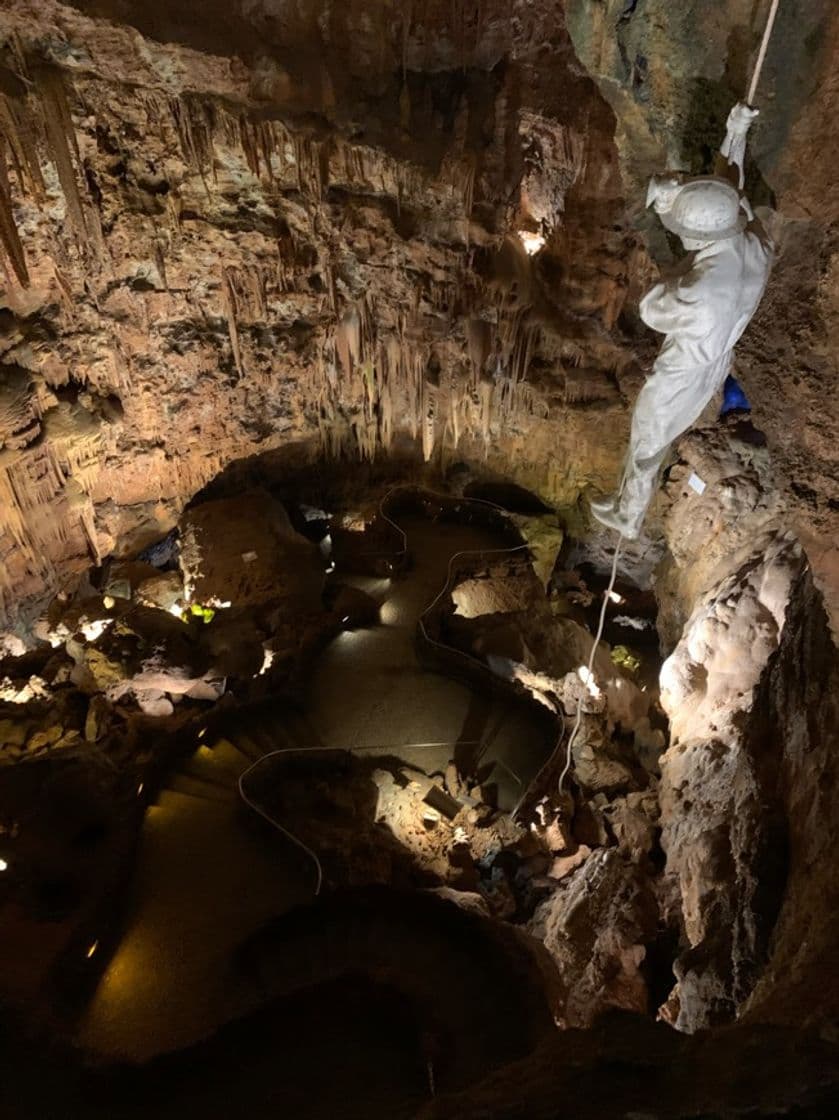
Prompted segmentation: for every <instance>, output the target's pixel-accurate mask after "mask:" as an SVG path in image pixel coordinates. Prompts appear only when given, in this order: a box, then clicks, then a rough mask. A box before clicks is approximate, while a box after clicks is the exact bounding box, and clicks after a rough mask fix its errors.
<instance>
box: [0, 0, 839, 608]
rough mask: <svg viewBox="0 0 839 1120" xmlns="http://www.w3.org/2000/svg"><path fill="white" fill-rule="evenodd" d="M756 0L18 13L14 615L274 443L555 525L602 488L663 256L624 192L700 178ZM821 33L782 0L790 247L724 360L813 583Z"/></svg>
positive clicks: (11, 497)
mask: <svg viewBox="0 0 839 1120" xmlns="http://www.w3.org/2000/svg"><path fill="white" fill-rule="evenodd" d="M767 6H768V5H761V4H759V3H755V2H754V0H733V2H727V0H726V2H723V0H715V2H712V3H699V2H692V3H684V4H680V5H678V6H677V8H674V6H673V5H671V4H669V3H668V2H666V0H639V2H638V3H637V4H635V5H631V4H626V3H625V2H624V0H567V3H565V4H563V3H562V2H560V0H543V2H540V3H533V2H529V0H513V2H506V3H501V2H500V0H483V2H481V3H467V2H465V0H463V2H458V3H442V2H436V0H435V2H432V0H426V2H424V3H421V4H420V3H414V4H397V3H393V2H390V0H348V2H344V3H341V4H334V3H331V2H330V0H317V2H308V3H302V2H299V3H298V2H293V0H241V2H238V3H230V2H222V0H209V2H206V3H202V4H201V5H200V6H198V5H195V6H192V7H190V6H188V5H172V4H169V3H167V2H164V0H151V2H144V3H135V2H132V0H77V2H76V3H72V4H71V3H61V2H59V0H9V2H8V3H6V4H5V5H4V8H3V11H2V13H0V44H2V58H0V79H1V81H0V86H1V87H2V93H0V135H2V141H3V142H2V161H0V231H2V256H3V258H4V264H5V283H4V285H3V289H2V306H0V331H2V335H0V361H2V381H0V440H2V450H0V501H1V502H2V505H0V614H2V616H3V618H4V619H5V624H6V625H7V626H9V625H14V624H15V623H17V624H18V625H20V624H21V620H23V619H26V618H27V616H28V615H29V614H31V612H32V611H33V610H34V609H35V608H36V607H37V605H38V604H39V603H40V602H41V601H42V600H43V597H44V596H45V595H46V594H47V593H49V592H51V591H54V590H55V589H56V588H57V587H58V586H60V585H61V584H62V583H63V582H64V581H65V580H67V579H68V578H72V577H73V575H74V573H79V572H80V571H82V570H83V569H84V568H85V567H87V566H88V565H89V564H90V563H91V562H92V561H96V560H98V559H99V558H100V557H104V556H106V555H108V554H110V553H112V552H114V551H116V552H118V553H124V552H130V551H131V550H133V549H136V548H137V547H139V546H141V545H142V544H144V543H146V542H148V541H149V540H151V539H153V538H154V537H155V536H157V535H159V534H160V532H162V531H164V530H166V529H168V528H169V527H170V526H171V525H172V524H173V523H174V521H175V519H176V517H177V515H178V513H179V511H180V510H181V508H182V507H183V505H184V503H185V502H186V501H187V500H188V499H189V498H190V497H191V496H192V495H193V494H194V493H195V492H196V491H197V490H199V489H200V488H201V487H202V486H203V485H204V484H205V483H206V482H207V481H208V480H210V479H211V478H213V477H214V476H215V475H216V474H217V473H218V472H219V471H220V470H221V469H223V468H224V467H225V465H226V464H228V463H230V462H231V461H234V460H236V459H240V458H243V457H246V456H249V455H253V454H258V453H261V452H264V451H268V450H278V449H279V450H280V451H281V452H282V453H283V454H284V455H287V456H288V460H289V462H290V463H297V462H301V461H307V460H316V459H318V458H319V457H321V456H328V457H334V456H337V455H345V456H347V457H348V459H350V460H353V459H358V458H361V459H369V458H371V457H373V456H374V455H376V454H381V453H382V452H394V451H398V450H402V451H408V452H413V453H415V454H416V457H417V458H418V459H419V460H420V461H421V460H422V459H425V460H433V461H434V462H435V463H441V464H442V465H445V464H446V463H447V462H453V461H456V460H465V461H467V462H474V463H482V464H484V468H483V469H485V470H486V471H487V472H489V473H493V472H495V473H497V474H499V475H504V476H507V477H513V478H515V479H516V480H517V481H519V482H521V483H523V484H525V485H527V486H529V487H531V488H532V489H534V490H535V491H537V492H538V493H539V494H541V495H542V496H543V497H544V498H546V499H547V500H548V501H549V502H551V503H552V504H554V505H556V506H558V507H559V508H560V509H561V510H566V511H569V512H570V511H571V510H572V509H573V508H574V507H575V506H577V505H578V503H579V499H580V496H581V494H583V493H585V492H586V491H587V490H588V489H589V488H594V489H599V490H605V489H608V488H610V487H611V486H612V485H613V483H614V481H615V478H616V475H617V473H618V470H619V463H620V457H621V454H622V450H623V446H624V444H625V439H626V434H627V430H628V417H629V411H630V409H631V406H632V403H633V401H634V397H635V394H636V392H637V389H638V387H639V385H640V383H641V378H642V376H643V367H644V365H645V363H648V362H649V361H650V359H651V357H652V355H653V354H654V348H655V340H654V339H653V338H651V337H650V336H649V333H648V332H645V331H643V330H641V329H640V328H639V324H638V321H637V316H636V314H635V309H636V307H637V302H638V299H639V297H640V295H641V294H642V292H643V291H644V289H645V287H646V286H647V285H648V284H649V283H650V281H651V279H652V278H653V277H654V276H655V271H656V270H655V265H654V264H653V263H652V260H651V256H650V253H649V250H650V249H652V250H653V251H655V252H656V253H660V254H666V253H667V246H666V243H665V241H664V238H663V235H662V234H661V232H660V231H659V230H657V229H656V228H655V224H654V222H653V221H652V220H651V219H650V217H649V216H648V215H646V214H644V213H643V180H644V178H645V177H646V175H647V174H648V173H649V172H650V171H652V170H655V169H659V168H661V167H662V166H665V165H667V164H668V163H669V164H673V163H674V162H675V163H678V164H679V165H680V166H690V167H693V168H694V169H696V170H698V169H699V168H700V167H701V166H702V165H703V164H705V165H707V161H708V159H709V157H710V155H711V152H712V150H713V148H714V146H715V145H716V143H717V142H718V140H719V139H720V138H721V136H722V132H723V128H724V118H725V114H726V112H727V109H728V107H729V105H730V103H732V102H733V101H734V100H735V99H736V98H737V96H739V95H740V94H741V91H742V89H743V87H744V86H745V84H746V78H747V70H748V60H749V59H750V58H751V57H753V55H754V51H755V49H756V44H757V41H758V38H759V34H760V31H761V29H762V21H763V17H764V15H765V12H764V10H763V9H764V7H767ZM837 37H839V12H836V11H835V9H834V6H833V5H831V4H830V3H829V0H786V3H785V4H784V5H783V11H782V14H781V17H780V20H779V24H778V29H777V31H776V39H775V40H774V42H773V46H772V50H771V51H770V56H769V59H768V62H767V69H766V73H765V79H764V82H763V84H762V87H761V95H760V104H761V105H762V106H763V108H764V117H763V119H762V121H761V123H760V126H759V127H758V129H757V130H756V133H755V137H754V159H753V160H752V165H751V167H750V172H749V185H750V188H751V190H752V195H753V197H754V198H755V200H756V201H759V202H764V203H772V204H774V206H775V207H776V208H777V210H778V213H779V215H781V216H780V217H779V218H778V219H777V220H776V221H775V223H774V228H775V230H776V233H777V236H778V238H779V241H780V244H781V246H782V253H781V258H780V260H779V263H778V265H777V267H776V270H775V273H774V276H773V280H772V283H771V287H770V290H769V292H768V294H767V298H766V300H765V302H764V305H763V308H762V309H761V312H760V314H759V317H758V321H757V322H756V323H755V324H754V325H753V327H752V328H751V330H750V332H749V333H748V336H747V338H746V339H745V340H744V342H743V344H742V346H741V358H740V371H741V374H742V377H743V380H744V382H745V384H746V386H747V389H748V391H749V394H750V396H751V398H752V400H753V403H754V409H755V419H756V422H757V423H758V425H759V426H761V427H763V428H765V430H766V431H767V432H768V434H769V438H770V444H771V447H772V451H773V457H774V463H775V466H776V468H777V471H778V475H779V479H780V482H781V485H782V486H783V487H784V489H785V492H786V494H787V497H788V500H789V502H790V507H791V514H790V517H791V520H792V521H793V522H794V525H795V528H796V529H797V531H798V533H799V535H800V537H801V539H802V540H803V542H804V544H805V547H806V548H807V550H808V556H809V559H810V561H811V563H812V565H813V569H814V573H815V578H816V581H817V584H818V585H819V586H820V588H821V589H822V590H823V591H825V590H827V591H829V592H831V593H835V591H836V588H837V586H839V576H837V561H836V549H835V544H834V543H833V542H834V541H835V539H836V528H837V513H836V502H837V497H839V488H837V471H836V456H835V450H834V448H835V442H836V441H835V437H834V433H835V430H836V422H837V416H836V408H837V406H836V403H835V394H832V393H831V392H830V386H831V384H832V383H833V380H832V379H833V372H834V359H833V355H834V354H835V351H836V344H837V341H839V339H837V332H839V313H838V312H837V306H839V304H837V300H839V295H837V293H839V282H838V281H837V279H836V275H837V267H839V266H837V261H839V254H837V249H839V245H837V237H836V229H837V222H839V190H837V188H836V187H835V186H834V185H833V183H832V167H833V164H834V161H835V156H836V150H835V149H836V140H835V135H833V136H830V135H828V136H825V134H824V131H823V128H824V122H825V121H828V120H830V113H831V111H832V110H835V108H836V106H837V103H839V89H837V79H836V77H835V75H832V74H831V72H830V66H829V62H830V58H831V55H832V51H833V48H834V47H835V46H836V43H837ZM520 231H525V232H527V233H530V234H537V233H539V234H541V235H542V236H544V237H545V238H546V244H545V248H544V249H543V251H542V252H541V253H539V254H538V256H535V257H531V256H528V255H527V254H526V253H525V252H524V250H523V248H522V240H521V238H520V236H519V233H520ZM831 606H832V601H831Z"/></svg>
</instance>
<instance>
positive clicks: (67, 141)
mask: <svg viewBox="0 0 839 1120" xmlns="http://www.w3.org/2000/svg"><path fill="white" fill-rule="evenodd" d="M35 81H36V85H37V87H38V93H39V96H40V99H41V105H42V107H43V114H44V126H45V128H46V133H47V140H48V142H49V147H50V154H51V156H52V160H53V162H54V163H55V167H56V171H57V172H58V181H59V182H60V183H61V190H62V192H63V194H64V202H65V205H66V207H67V217H68V220H69V222H70V225H71V226H72V227H73V230H74V233H75V235H76V237H77V239H78V240H79V242H80V244H81V245H82V246H85V245H86V244H87V241H88V227H87V223H86V222H85V216H84V208H83V205H82V196H81V193H80V191H79V182H78V178H77V175H76V166H78V167H81V158H80V156H79V147H78V143H77V141H76V130H75V128H74V127H73V119H72V117H71V116H70V109H69V106H68V103H67V91H66V89H65V86H64V77H63V75H62V74H61V72H60V71H59V70H56V69H55V68H54V67H48V66H45V67H40V68H39V69H38V70H37V71H36V72H35ZM74 156H75V164H74V162H73V160H74Z"/></svg>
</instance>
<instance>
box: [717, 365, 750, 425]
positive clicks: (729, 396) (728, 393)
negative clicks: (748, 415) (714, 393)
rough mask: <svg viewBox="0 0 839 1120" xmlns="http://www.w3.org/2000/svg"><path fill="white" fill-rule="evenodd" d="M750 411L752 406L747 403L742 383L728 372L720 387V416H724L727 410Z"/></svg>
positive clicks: (747, 399)
mask: <svg viewBox="0 0 839 1120" xmlns="http://www.w3.org/2000/svg"><path fill="white" fill-rule="evenodd" d="M751 411H752V406H751V405H750V404H749V398H748V397H747V396H746V394H745V393H744V392H743V387H742V385H741V384H740V382H739V381H738V380H737V378H736V377H733V376H732V375H731V374H729V375H728V377H727V378H726V379H725V385H723V388H722V408H721V409H720V416H725V414H726V413H727V412H751Z"/></svg>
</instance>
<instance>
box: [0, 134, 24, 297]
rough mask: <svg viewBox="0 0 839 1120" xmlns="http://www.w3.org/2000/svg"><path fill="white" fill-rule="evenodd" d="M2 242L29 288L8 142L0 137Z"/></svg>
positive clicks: (18, 274)
mask: <svg viewBox="0 0 839 1120" xmlns="http://www.w3.org/2000/svg"><path fill="white" fill-rule="evenodd" d="M0 243H2V246H3V251H4V253H5V254H6V256H7V257H8V259H9V263H10V264H11V266H12V268H13V270H14V274H15V276H16V277H17V278H18V282H19V283H20V284H21V285H22V286H23V287H24V288H28V287H29V270H28V269H27V267H26V256H25V254H24V252H23V245H22V244H21V240H20V236H19V235H18V231H17V225H16V224H15V215H14V210H13V207H12V192H11V185H10V183H9V176H8V171H7V167H6V144H5V142H4V141H3V140H2V139H0Z"/></svg>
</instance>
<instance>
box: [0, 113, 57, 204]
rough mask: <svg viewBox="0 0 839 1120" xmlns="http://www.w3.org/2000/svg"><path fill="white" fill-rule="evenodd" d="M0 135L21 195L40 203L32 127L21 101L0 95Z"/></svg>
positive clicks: (41, 192)
mask: <svg viewBox="0 0 839 1120" xmlns="http://www.w3.org/2000/svg"><path fill="white" fill-rule="evenodd" d="M0 134H2V135H3V136H5V138H6V142H7V143H8V145H9V147H10V149H11V154H12V159H13V162H14V165H15V170H16V172H17V176H18V183H19V186H20V190H21V193H23V192H25V191H29V192H30V193H31V194H32V196H33V197H34V199H35V201H36V202H43V200H44V195H45V191H46V188H45V186H44V177H43V175H42V173H41V164H40V161H39V159H38V153H37V149H36V144H35V134H36V128H35V123H34V121H33V118H32V114H31V112H30V110H29V107H28V102H27V100H26V99H25V98H16V97H10V96H7V95H6V94H0Z"/></svg>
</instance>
